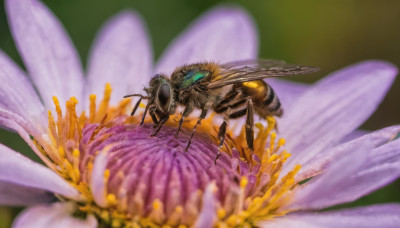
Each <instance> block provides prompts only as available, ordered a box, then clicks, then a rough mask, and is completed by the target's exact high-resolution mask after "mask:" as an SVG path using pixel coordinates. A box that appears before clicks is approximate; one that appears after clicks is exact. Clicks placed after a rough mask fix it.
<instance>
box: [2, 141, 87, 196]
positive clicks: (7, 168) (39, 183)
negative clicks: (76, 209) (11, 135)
mask: <svg viewBox="0 0 400 228" xmlns="http://www.w3.org/2000/svg"><path fill="white" fill-rule="evenodd" d="M0 181H3V182H10V183H13V184H18V185H22V186H26V187H32V188H38V189H43V190H47V191H51V192H54V193H58V194H61V195H63V196H65V197H68V198H72V199H75V200H80V199H81V196H80V194H79V192H78V191H77V190H76V189H75V188H74V187H72V186H71V185H70V184H69V183H68V182H67V181H65V180H64V179H63V178H61V177H60V176H58V175H57V174H56V173H55V172H54V171H52V170H51V169H49V168H47V167H44V166H43V165H40V164H38V163H35V162H33V161H31V160H30V159H28V158H27V157H25V156H23V155H22V154H20V153H17V152H15V151H13V150H11V149H9V148H7V147H6V146H4V145H1V144H0Z"/></svg>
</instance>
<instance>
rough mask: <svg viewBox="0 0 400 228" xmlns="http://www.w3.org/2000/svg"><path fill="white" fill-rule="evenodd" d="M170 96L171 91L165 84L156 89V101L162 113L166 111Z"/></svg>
mask: <svg viewBox="0 0 400 228" xmlns="http://www.w3.org/2000/svg"><path fill="white" fill-rule="evenodd" d="M170 95H171V91H170V88H169V85H167V84H163V85H161V86H160V88H159V89H158V100H159V102H160V104H161V107H162V109H163V110H164V111H166V109H168V101H169V97H170Z"/></svg>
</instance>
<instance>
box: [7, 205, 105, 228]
mask: <svg viewBox="0 0 400 228" xmlns="http://www.w3.org/2000/svg"><path fill="white" fill-rule="evenodd" d="M75 210H76V205H74V204H73V203H71V202H69V203H53V204H51V205H41V206H34V207H30V208H28V209H26V210H24V211H23V212H22V213H21V214H20V215H18V217H17V218H16V220H15V221H14V223H13V225H12V227H14V228H19V227H21V228H22V227H31V228H43V227H58V228H70V227H74V228H96V227H97V221H96V218H95V217H94V216H93V215H91V214H89V215H88V216H87V217H86V218H85V219H80V218H75V217H73V213H74V212H75Z"/></svg>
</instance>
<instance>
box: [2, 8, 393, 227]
mask: <svg viewBox="0 0 400 228" xmlns="http://www.w3.org/2000/svg"><path fill="white" fill-rule="evenodd" d="M44 2H45V3H46V4H47V5H48V6H49V8H50V9H51V10H52V11H53V12H54V13H55V14H56V15H57V17H58V18H59V19H60V20H61V21H62V23H63V24H64V26H65V27H66V29H67V31H68V32H69V34H70V36H71V37H72V40H73V42H74V43H75V45H76V47H77V49H78V52H79V54H80V56H81V58H82V61H83V63H84V64H86V59H87V55H88V52H89V48H90V46H91V44H92V41H93V39H94V36H95V34H96V31H97V30H98V29H99V28H100V26H101V25H102V23H103V22H105V21H106V20H107V18H109V17H110V16H112V15H114V14H115V13H117V12H119V11H120V10H123V9H134V10H136V11H138V12H139V13H140V14H141V15H142V16H143V18H144V20H145V21H146V22H147V25H148V29H149V33H150V35H151V38H152V44H153V49H154V56H155V58H157V57H158V56H160V54H161V53H162V51H163V50H164V48H165V47H166V46H167V45H168V43H169V42H170V41H171V40H172V39H173V38H174V37H175V36H176V35H178V34H179V33H180V32H182V30H184V29H185V27H186V26H187V25H188V24H189V23H190V22H191V21H192V20H193V19H195V18H196V17H197V16H199V15H200V14H201V13H203V12H205V11H206V10H207V9H209V8H211V7H213V6H215V5H218V4H221V3H234V4H237V5H240V6H242V7H243V8H245V9H247V11H248V12H249V13H250V14H251V15H252V16H253V17H254V20H255V21H256V23H257V25H258V29H259V36H260V37H259V40H260V57H261V58H274V59H283V60H286V61H287V62H290V63H297V64H308V65H314V66H318V67H320V68H321V71H320V72H318V73H316V74H312V75H307V76H303V77H297V78H293V79H294V80H298V81H301V82H307V83H311V82H315V81H316V80H318V79H320V78H322V77H323V76H324V75H326V74H327V73H329V72H331V71H334V70H336V69H339V68H342V67H344V66H347V65H350V64H352V63H355V62H358V61H362V60H366V59H383V60H387V61H390V62H392V63H394V64H395V65H397V66H400V41H399V37H400V27H399V23H400V1H396V0H392V1H390V0H388V1H385V0H384V1H374V0H336V1H320V0H304V1H295V0H281V1H245V0H241V1H240V0H238V1H211V0H202V1H185V0H170V1H165V0H157V1H148V0H147V1H145V0H140V1H129V0H112V1H106V0H79V1H78V0H68V1H61V0H59V1H54V0H53V1H50V0H46V1H44ZM0 48H1V49H2V50H4V51H5V52H6V53H8V54H9V55H10V56H11V57H12V58H13V59H14V60H15V61H16V62H18V63H19V64H21V65H22V61H21V59H20V57H19V56H18V52H17V51H16V49H15V46H14V43H13V39H12V37H11V35H10V32H9V28H8V25H7V20H6V16H5V12H4V3H2V4H1V5H0ZM399 86H400V80H399V79H397V80H396V81H395V83H394V85H393V87H392V89H391V90H390V91H389V93H388V94H387V96H386V98H385V100H384V101H383V103H382V104H381V106H380V107H379V109H378V110H377V111H376V113H375V114H374V115H373V116H372V117H371V118H370V119H369V120H368V121H367V122H366V123H365V124H364V125H363V126H362V127H361V128H362V129H365V130H376V129H379V128H383V127H386V126H389V125H393V124H398V123H399V122H400V105H399V103H398V102H399V99H398V97H399V96H400V88H399ZM0 142H1V143H3V144H6V145H7V146H9V147H11V148H13V149H15V150H18V151H21V152H23V153H24V154H27V155H28V156H29V157H31V158H33V159H37V158H35V156H34V155H33V154H32V152H31V151H30V149H29V148H28V147H27V146H26V144H25V143H24V142H23V141H22V140H21V139H19V137H18V136H17V135H16V134H13V133H9V132H7V131H5V130H0ZM384 202H400V180H398V181H396V182H394V183H392V184H390V185H389V186H387V187H385V188H383V189H381V190H378V191H377V192H374V193H372V194H370V195H369V196H366V197H364V198H362V199H360V200H358V201H356V202H354V203H351V204H348V205H345V206H356V205H366V204H372V203H384ZM19 210H20V208H4V207H3V208H1V207H0V227H8V226H9V224H10V221H11V219H12V218H13V216H15V215H16V213H18V211H19Z"/></svg>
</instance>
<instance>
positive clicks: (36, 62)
mask: <svg viewBox="0 0 400 228" xmlns="http://www.w3.org/2000/svg"><path fill="white" fill-rule="evenodd" d="M6 11H7V15H8V20H9V24H10V29H11V32H12V34H13V36H14V39H15V43H16V45H17V48H18V50H19V51H20V53H21V56H22V59H23V60H24V63H25V66H26V68H27V69H28V72H29V75H30V76H31V77H32V81H33V82H34V83H35V85H36V87H37V89H38V90H39V93H40V95H41V97H42V100H43V102H44V104H45V106H46V107H47V108H52V107H53V101H52V96H57V97H58V98H59V99H60V102H61V104H63V103H64V102H65V101H66V100H67V99H69V98H70V97H71V96H75V97H76V98H78V100H79V99H80V97H81V95H82V94H81V93H82V86H83V82H84V81H83V80H84V79H83V72H82V68H81V65H80V61H79V56H78V54H77V52H76V50H75V48H74V46H73V44H72V42H71V40H70V39H69V37H68V35H67V34H66V32H65V30H64V28H63V27H62V25H61V23H60V22H59V21H58V19H57V18H56V17H55V16H54V15H53V14H52V12H51V11H50V10H49V9H48V8H47V7H46V6H45V5H44V4H43V3H41V2H40V1H36V0H28V1H27V0H7V1H6Z"/></svg>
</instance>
